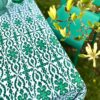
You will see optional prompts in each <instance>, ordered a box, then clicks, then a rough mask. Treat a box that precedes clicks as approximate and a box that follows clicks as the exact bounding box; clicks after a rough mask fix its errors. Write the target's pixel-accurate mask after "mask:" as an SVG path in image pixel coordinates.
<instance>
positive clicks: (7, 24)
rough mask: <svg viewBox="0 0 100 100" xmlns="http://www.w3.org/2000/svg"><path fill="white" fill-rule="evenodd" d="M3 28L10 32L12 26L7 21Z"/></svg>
mask: <svg viewBox="0 0 100 100" xmlns="http://www.w3.org/2000/svg"><path fill="white" fill-rule="evenodd" d="M2 27H3V29H5V30H8V29H9V27H10V24H9V23H8V22H6V21H5V22H3V23H2Z"/></svg>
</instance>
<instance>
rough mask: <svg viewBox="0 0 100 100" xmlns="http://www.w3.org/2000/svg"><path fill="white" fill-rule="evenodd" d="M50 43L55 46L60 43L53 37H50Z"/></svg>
mask: <svg viewBox="0 0 100 100" xmlns="http://www.w3.org/2000/svg"><path fill="white" fill-rule="evenodd" d="M50 43H52V44H53V45H57V44H58V41H57V39H56V38H55V37H54V36H51V37H50Z"/></svg>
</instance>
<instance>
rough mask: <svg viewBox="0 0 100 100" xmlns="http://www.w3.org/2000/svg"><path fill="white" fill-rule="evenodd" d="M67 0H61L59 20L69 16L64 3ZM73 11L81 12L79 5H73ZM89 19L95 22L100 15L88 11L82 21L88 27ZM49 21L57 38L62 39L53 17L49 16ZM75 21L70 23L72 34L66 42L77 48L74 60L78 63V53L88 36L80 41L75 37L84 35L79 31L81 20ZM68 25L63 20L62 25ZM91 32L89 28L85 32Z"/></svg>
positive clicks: (88, 33) (87, 33)
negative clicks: (52, 19) (52, 20)
mask: <svg viewBox="0 0 100 100" xmlns="http://www.w3.org/2000/svg"><path fill="white" fill-rule="evenodd" d="M65 2H66V0H61V6H60V8H59V9H58V11H57V13H58V16H59V20H66V18H68V16H69V15H68V13H66V11H65V4H64V3H65ZM73 12H75V13H76V14H78V13H79V12H80V10H79V8H77V7H73V8H72V10H71V13H73ZM88 20H90V21H91V22H92V23H94V22H97V21H99V17H98V16H97V15H96V14H94V13H92V12H89V11H87V12H86V13H85V15H84V16H83V18H82V22H83V23H84V24H85V27H87V28H88V23H87V22H88ZM47 21H48V23H49V25H50V26H51V28H52V29H53V31H54V33H55V35H56V36H57V38H58V39H61V38H62V36H61V34H60V33H59V31H57V30H55V28H54V26H53V25H52V22H51V19H50V18H48V19H47ZM75 23H76V24H74V23H71V25H70V29H71V36H70V37H69V38H67V39H66V40H65V41H64V42H65V43H66V44H68V45H70V46H72V47H73V48H75V49H76V50H77V52H76V54H75V57H74V59H73V60H74V61H73V62H74V64H75V65H76V63H77V60H78V55H79V53H80V51H81V49H82V47H83V44H84V42H85V41H86V39H87V38H84V39H82V40H80V41H77V40H75V39H74V38H75V37H77V36H79V35H82V33H81V32H78V31H77V30H79V29H80V27H81V24H80V20H76V21H75ZM67 25H68V23H67V22H61V23H60V26H62V27H65V26H67ZM82 31H84V32H85V29H83V30H82ZM91 32H92V30H90V29H89V30H87V32H85V34H86V35H90V33H91ZM94 41H95V37H94V38H93V43H94Z"/></svg>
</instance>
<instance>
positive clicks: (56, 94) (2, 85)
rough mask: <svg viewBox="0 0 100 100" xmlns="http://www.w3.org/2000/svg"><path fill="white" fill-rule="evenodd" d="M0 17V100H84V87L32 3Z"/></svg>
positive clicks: (14, 6)
mask: <svg viewBox="0 0 100 100" xmlns="http://www.w3.org/2000/svg"><path fill="white" fill-rule="evenodd" d="M7 9H8V10H7V12H6V13H4V14H3V15H1V16H0V100H83V99H84V97H85V94H86V86H85V84H84V81H83V80H82V79H81V77H80V75H79V73H78V71H77V70H76V69H75V67H74V65H73V64H72V62H71V60H70V59H69V57H68V55H67V54H66V52H65V51H64V49H63V48H62V46H61V44H60V43H59V41H58V40H57V38H56V36H55V35H54V33H53V31H52V29H51V28H50V27H49V25H48V23H47V21H46V20H45V18H44V16H43V15H42V13H41V11H40V10H39V8H38V6H37V5H36V3H35V1H34V0H24V1H23V3H21V4H14V3H9V5H8V6H7Z"/></svg>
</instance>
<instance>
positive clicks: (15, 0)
mask: <svg viewBox="0 0 100 100" xmlns="http://www.w3.org/2000/svg"><path fill="white" fill-rule="evenodd" d="M12 2H14V3H21V2H23V0H12Z"/></svg>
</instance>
